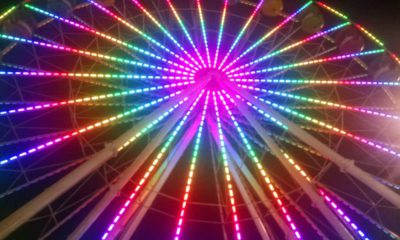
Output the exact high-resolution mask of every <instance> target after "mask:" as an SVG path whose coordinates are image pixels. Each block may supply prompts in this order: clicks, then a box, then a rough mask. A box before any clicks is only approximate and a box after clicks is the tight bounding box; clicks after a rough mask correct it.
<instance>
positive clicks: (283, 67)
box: [228, 49, 385, 78]
mask: <svg viewBox="0 0 400 240" xmlns="http://www.w3.org/2000/svg"><path fill="white" fill-rule="evenodd" d="M384 51H385V50H383V49H378V50H371V51H365V52H358V53H351V54H345V55H339V56H333V57H327V58H320V59H315V60H310V61H304V62H298V63H292V64H287V65H281V66H277V67H270V68H265V69H261V70H254V71H248V72H241V73H234V74H231V75H228V76H229V77H230V78H232V77H240V76H248V75H256V74H260V73H267V72H275V71H281V70H286V69H291V68H298V67H304V66H309V65H315V64H321V63H326V62H332V61H340V60H344V59H348V58H355V57H361V56H366V55H373V54H379V53H383V52H384Z"/></svg>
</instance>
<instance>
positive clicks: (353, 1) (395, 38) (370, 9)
mask: <svg viewBox="0 0 400 240" xmlns="http://www.w3.org/2000/svg"><path fill="white" fill-rule="evenodd" d="M19 2H21V0H2V1H0V9H5V8H7V7H8V6H11V5H13V4H16V3H19ZM324 2H326V3H328V4H329V5H331V6H333V7H335V8H337V9H338V10H340V11H342V12H343V13H345V14H346V15H348V16H350V18H351V19H352V20H353V21H355V22H358V23H359V24H361V25H363V26H364V27H365V28H367V29H368V30H370V31H371V32H372V33H374V34H375V35H376V36H377V37H379V38H380V39H382V40H383V42H385V43H386V45H387V47H388V48H389V49H390V50H392V51H394V52H396V53H397V54H400V14H399V12H400V0H324Z"/></svg>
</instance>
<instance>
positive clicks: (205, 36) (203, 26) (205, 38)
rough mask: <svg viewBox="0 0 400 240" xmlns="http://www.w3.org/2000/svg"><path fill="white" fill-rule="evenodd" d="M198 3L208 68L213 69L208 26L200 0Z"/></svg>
mask: <svg viewBox="0 0 400 240" xmlns="http://www.w3.org/2000/svg"><path fill="white" fill-rule="evenodd" d="M196 3H197V11H198V14H199V18H200V26H201V32H202V35H203V41H204V46H205V48H206V55H207V62H208V67H211V57H210V51H209V49H208V41H207V34H206V26H205V25H206V24H205V22H204V17H203V11H202V10H201V3H200V0H196Z"/></svg>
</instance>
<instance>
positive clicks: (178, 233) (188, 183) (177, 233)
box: [174, 92, 210, 240]
mask: <svg viewBox="0 0 400 240" xmlns="http://www.w3.org/2000/svg"><path fill="white" fill-rule="evenodd" d="M209 93H210V92H207V96H206V100H205V103H204V108H203V112H202V113H201V121H200V126H199V129H198V131H197V137H196V144H195V147H194V150H193V156H192V161H191V163H190V170H189V175H188V177H187V180H186V187H185V194H184V196H183V201H182V206H181V211H180V213H179V220H178V224H177V227H176V231H175V238H174V240H179V239H180V236H181V233H182V224H183V220H184V219H183V218H184V216H185V211H186V206H187V202H188V199H189V194H190V190H191V185H192V182H193V175H194V172H195V167H196V161H197V158H198V151H199V146H200V141H201V134H202V131H203V125H204V119H205V118H206V113H207V106H208V99H209Z"/></svg>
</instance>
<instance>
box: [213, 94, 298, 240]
mask: <svg viewBox="0 0 400 240" xmlns="http://www.w3.org/2000/svg"><path fill="white" fill-rule="evenodd" d="M218 95H219V97H220V100H221V102H222V104H223V105H224V106H225V109H226V111H227V113H228V115H229V117H230V119H231V121H232V122H233V124H234V125H235V128H236V130H237V132H238V135H239V136H240V138H241V139H242V141H243V144H244V145H245V147H246V150H247V154H248V156H249V157H250V158H251V159H252V161H253V162H254V164H255V165H256V167H257V169H258V170H259V172H260V175H261V176H262V177H263V178H264V181H265V183H266V184H267V186H268V187H267V188H268V189H269V190H270V191H271V194H272V195H273V196H274V198H275V201H276V202H277V204H278V206H279V208H280V210H281V211H282V214H283V215H284V217H285V219H286V221H287V223H288V225H289V226H290V228H291V229H292V231H293V233H294V235H295V237H296V238H297V239H301V234H300V232H299V231H298V229H297V227H296V224H295V223H294V222H293V219H292V217H291V216H290V214H289V212H288V211H287V208H286V207H285V206H284V204H283V201H282V199H281V197H280V196H279V194H278V191H277V189H276V187H274V184H273V183H272V181H271V179H270V177H269V176H268V174H267V172H266V171H265V169H264V167H263V166H262V165H261V162H260V160H259V159H258V157H257V156H256V154H255V152H254V150H253V148H252V147H251V145H250V144H249V141H248V140H247V138H246V136H245V134H244V132H243V131H242V129H241V128H240V126H239V124H238V122H237V121H236V119H235V117H234V116H233V114H232V112H231V110H230V108H229V106H228V104H227V103H226V101H225V99H224V97H223V96H222V94H221V93H220V92H218ZM226 96H227V97H228V99H229V100H232V101H234V100H233V99H232V98H231V97H230V96H229V95H228V94H226ZM233 103H234V102H233Z"/></svg>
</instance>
